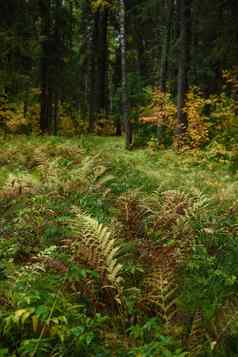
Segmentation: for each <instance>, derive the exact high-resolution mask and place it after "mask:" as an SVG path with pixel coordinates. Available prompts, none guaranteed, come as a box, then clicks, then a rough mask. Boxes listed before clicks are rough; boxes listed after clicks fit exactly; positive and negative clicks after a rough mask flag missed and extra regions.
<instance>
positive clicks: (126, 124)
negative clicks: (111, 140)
mask: <svg viewBox="0 0 238 357" xmlns="http://www.w3.org/2000/svg"><path fill="white" fill-rule="evenodd" d="M125 20H126V11H125V3H124V0H120V42H121V76H122V86H121V87H122V88H121V90H122V116H123V123H124V127H125V135H126V149H131V145H132V126H131V123H130V119H129V115H128V96H127V72H126V31H125Z"/></svg>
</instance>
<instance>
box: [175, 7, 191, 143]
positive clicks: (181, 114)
mask: <svg viewBox="0 0 238 357" xmlns="http://www.w3.org/2000/svg"><path fill="white" fill-rule="evenodd" d="M178 2H179V7H178V14H179V36H180V37H179V48H178V52H179V54H178V88H177V91H178V93H177V130H176V133H177V135H178V138H179V137H181V136H183V134H184V133H185V132H186V129H187V116H186V113H185V111H184V107H185V101H186V94H187V91H188V71H189V65H190V42H191V41H190V40H191V7H192V0H178Z"/></svg>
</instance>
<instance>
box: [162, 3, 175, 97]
mask: <svg viewBox="0 0 238 357" xmlns="http://www.w3.org/2000/svg"><path fill="white" fill-rule="evenodd" d="M164 6H165V7H166V8H165V17H166V20H165V26H163V28H162V37H163V47H162V55H161V61H160V81H159V88H160V90H161V91H162V92H166V82H167V79H168V60H169V48H170V39H171V25H172V20H173V7H174V1H173V0H169V1H168V3H167V2H166V3H165V5H164Z"/></svg>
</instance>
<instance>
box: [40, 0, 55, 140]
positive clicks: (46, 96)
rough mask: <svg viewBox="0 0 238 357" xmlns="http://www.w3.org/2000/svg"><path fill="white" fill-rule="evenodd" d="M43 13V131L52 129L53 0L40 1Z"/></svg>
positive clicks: (41, 69) (41, 117) (41, 67)
mask: <svg viewBox="0 0 238 357" xmlns="http://www.w3.org/2000/svg"><path fill="white" fill-rule="evenodd" d="M39 4H40V14H41V35H42V44H41V46H42V55H41V63H40V80H41V112H40V129H41V132H42V133H47V132H49V130H50V123H51V114H52V100H51V97H52V93H51V88H50V85H49V54H50V39H49V36H50V6H51V1H50V0H49V1H46V0H41V1H40V3H39Z"/></svg>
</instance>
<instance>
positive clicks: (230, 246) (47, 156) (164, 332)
mask: <svg viewBox="0 0 238 357" xmlns="http://www.w3.org/2000/svg"><path fill="white" fill-rule="evenodd" d="M237 197H238V171H236V167H235V164H234V162H233V161H231V160H230V159H229V155H228V156H227V154H226V153H225V154H223V153H221V152H215V153H214V151H212V150H210V151H198V150H193V151H189V152H186V153H176V152H174V151H173V150H163V151H151V150H149V149H135V150H133V151H125V150H124V142H123V140H122V139H121V138H111V137H105V138H103V137H94V136H91V137H81V138H74V139H64V138H60V137H59V138H57V137H50V138H28V137H18V138H16V137H14V138H8V140H6V139H0V236H1V239H0V315H1V322H0V336H1V340H0V341H1V342H0V356H15V355H20V356H21V355H22V356H28V355H29V356H45V355H47V356H56V355H57V356H64V355H71V356H112V355H115V356H142V357H144V356H148V357H149V356H162V357H163V356H185V355H186V352H184V351H188V352H189V353H190V355H191V356H193V355H194V354H193V349H194V348H198V347H199V348H204V349H205V350H206V351H207V350H208V349H209V348H211V349H212V348H213V347H214V346H215V345H216V343H217V345H218V342H219V344H220V342H221V341H223V342H222V343H224V341H226V338H227V335H229V334H228V332H227V331H223V330H224V329H223V330H222V331H223V334H224V339H223V336H222V337H221V333H220V332H219V331H218V332H217V331H216V333H217V335H216V334H215V332H212V333H211V340H210V341H209V342H201V341H200V340H199V341H196V336H192V334H193V326H192V325H191V324H192V322H191V321H193V320H195V318H196V314H197V312H198V311H201V313H202V314H203V318H204V321H206V323H207V325H209V322H208V321H209V320H212V319H213V320H214V321H215V320H217V318H218V317H217V316H220V315H221V312H220V310H219V309H220V308H221V306H222V305H224V304H225V303H226V301H227V300H228V298H230V297H232V299H233V295H236V294H237V290H238V287H237V277H238V267H237V263H235V262H237V258H238V245H237V243H236V237H237V235H238V219H237V216H238V201H237ZM82 216H83V217H84V218H85V217H88V218H89V217H91V218H93V219H94V228H92V227H91V228H88V227H87V228H85V225H86V224H85V222H86V221H85V222H84V223H83V221H82ZM77 217H78V218H77ZM77 219H78V220H79V221H80V222H81V226H82V227H80V225H79V227H78V226H77V222H76V221H77ZM75 222H76V223H75ZM90 222H91V221H90ZM91 223H92V222H91ZM91 223H90V224H91ZM97 224H103V225H105V227H106V228H105V229H107V230H108V232H109V231H112V237H114V238H111V243H112V245H114V244H116V245H119V246H120V251H121V253H120V254H119V255H118V256H116V255H115V254H114V253H111V252H112V250H110V251H109V250H107V247H106V244H108V245H109V243H108V242H109V240H108V241H107V242H106V241H105V240H104V241H103V242H104V243H103V244H104V245H103V247H104V248H102V246H101V247H100V254H101V255H100V254H99V253H98V250H97V249H96V250H97V253H95V250H94V248H95V246H94V248H93V247H92V246H91V245H90V244H91V243H88V246H87V244H86V243H84V244H83V245H82V243H80V244H78V243H77V242H79V241H82V240H83V239H84V238H83V237H84V236H85V237H87V236H88V235H89V231H90V229H91V231H90V232H91V233H90V234H92V237H91V238H92V239H94V240H95V239H97V237H96V238H95V235H96V236H97V234H98V239H99V240H100V239H101V233H102V232H101V231H100V227H99V226H97ZM75 227H76V228H75ZM95 227H96V228H95ZM92 231H93V233H92ZM95 232H96V233H95ZM104 233H105V232H104ZM93 234H94V235H93ZM108 237H109V236H108ZM102 239H104V238H102ZM108 239H109V238H108ZM114 239H115V240H114ZM116 241H118V242H116ZM87 242H88V241H87ZM115 242H116V243H115ZM94 243H95V242H94ZM95 244H98V243H95ZM100 244H101V243H100ZM98 249H99V248H98ZM103 249H105V251H106V250H107V253H105V254H104V252H103V251H102V250H103ZM108 249H109V248H108ZM110 249H111V248H110ZM110 253H111V255H110ZM113 254H114V255H113ZM106 255H107V256H106ZM109 255H110V257H109ZM165 255H166V259H165ZM228 257H229V259H228ZM109 258H110V259H111V260H112V263H113V264H115V266H116V267H117V268H118V271H117V272H115V271H114V270H113V268H112V271H111V272H110V271H109V270H110V267H109V263H108V259H109ZM103 259H105V261H103ZM119 263H120V265H119ZM153 264H154V265H153ZM165 266H166V269H164V267H165ZM172 266H173V267H172ZM165 270H166V271H165ZM178 271H181V273H179V274H180V276H179V277H178V278H177V274H178ZM158 272H159V273H158ZM109 273H111V274H112V275H113V274H114V273H115V274H114V275H113V277H114V281H113V279H112V275H110V274H109ZM153 274H159V278H158V279H162V280H163V281H162V283H161V284H160V286H154V285H153V283H151V281H152V280H153V276H154V275H153ZM164 274H168V277H165V278H161V277H163V276H164ZM171 275H173V277H172V278H171ZM175 277H176V279H175ZM119 278H120V279H121V280H119ZM170 278H171V280H170V281H169V283H168V280H169V279H170ZM177 279H178V281H180V283H179V284H180V288H179V289H178V285H177V284H178V283H177V282H176V283H174V285H173V284H172V282H173V281H174V280H177ZM119 281H121V282H122V281H123V282H124V283H121V285H123V288H122V286H119V285H120V284H119ZM148 282H149V283H148ZM113 284H114V285H113ZM146 284H147V285H146ZM169 284H172V285H173V286H172V287H171V291H173V294H172V293H171V296H170V293H169V291H168V289H169V288H170V287H168V285H169ZM108 285H110V287H107V286H108ZM158 285H159V283H158ZM161 286H163V288H162V287H161ZM175 286H176V288H175ZM110 289H111V290H110ZM156 289H157V291H156ZM163 289H164V290H166V289H167V290H166V292H165V293H164V294H165V296H166V299H171V300H168V301H165V300H163V298H164V296H162V295H163V291H162V290H163ZM175 291H176V293H175ZM177 291H178V292H177ZM172 295H173V296H172ZM174 295H176V297H174ZM156 299H157V301H155V300H156ZM161 299H162V300H163V301H165V302H164V304H166V303H167V305H168V306H167V307H166V306H164V305H163V306H162V303H161ZM172 299H174V300H172ZM229 303H230V302H229ZM233 305H234V301H233V300H232V306H233ZM155 316H156V318H155ZM181 316H182V317H181ZM222 316H223V325H224V319H225V318H224V313H222ZM179 320H180V321H179ZM206 323H205V325H206ZM230 325H231V323H229V326H230ZM158 326H159V327H158ZM217 326H218V327H219V323H218V324H217ZM218 327H217V329H218V330H219V328H218ZM158 329H159V330H158ZM211 329H212V327H211V326H210V325H209V326H208V331H209V333H210V331H211ZM158 331H159V332H158ZM226 334H227V335H226ZM233 334H234V332H233ZM191 336H192V337H191ZM206 336H207V333H206ZM216 336H218V337H216ZM219 336H220V337H219ZM216 338H217V340H216ZM206 340H207V338H206ZM184 341H186V343H185V342H184ZM191 341H192V342H191ZM194 341H195V342H194ZM217 341H218V342H217ZM194 346H195V347H194ZM224 346H225V347H224ZM224 346H223V347H222V346H219V347H218V348H219V351H220V349H221V351H223V352H224V351H225V352H224V354H222V353H223V352H221V354H220V355H221V356H225V355H226V353H227V351H226V344H225V345H224ZM112 351H113V352H112ZM210 352H211V351H210ZM216 353H217V351H216V352H214V355H215V356H216V355H218V354H216ZM229 353H230V352H229ZM231 353H233V351H232V352H231ZM230 355H231V356H233V354H230ZM234 356H235V354H234Z"/></svg>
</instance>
